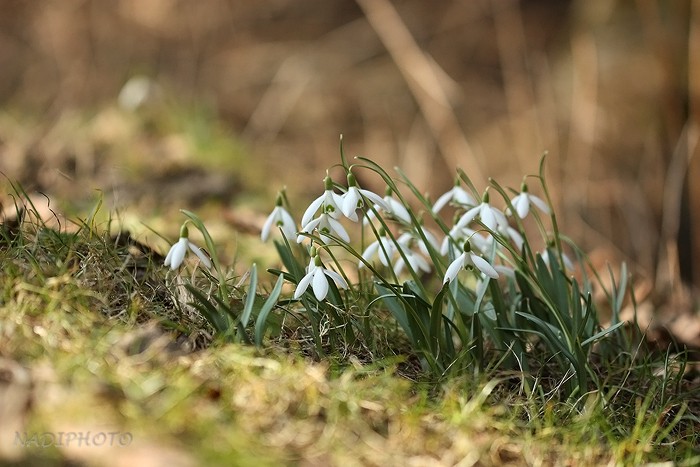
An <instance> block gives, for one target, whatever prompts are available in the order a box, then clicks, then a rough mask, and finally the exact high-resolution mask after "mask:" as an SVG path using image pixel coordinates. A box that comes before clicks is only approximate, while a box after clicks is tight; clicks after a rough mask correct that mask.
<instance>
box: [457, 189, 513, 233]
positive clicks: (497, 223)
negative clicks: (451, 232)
mask: <svg viewBox="0 0 700 467" xmlns="http://www.w3.org/2000/svg"><path fill="white" fill-rule="evenodd" d="M477 217H478V218H479V220H480V221H481V223H482V224H484V225H485V226H486V227H488V228H489V229H491V230H498V227H503V228H505V227H506V226H507V225H508V221H507V220H506V216H505V215H504V214H503V213H502V212H501V211H500V210H499V209H497V208H494V207H493V206H491V205H490V204H489V192H488V189H486V191H485V192H484V195H483V197H482V198H481V204H479V205H478V206H475V207H473V208H471V209H470V210H469V211H467V212H466V213H464V215H463V216H462V217H461V218H460V219H459V221H458V222H457V225H458V226H460V227H464V226H466V225H468V224H469V223H470V222H471V221H473V220H474V219H476V218H477Z"/></svg>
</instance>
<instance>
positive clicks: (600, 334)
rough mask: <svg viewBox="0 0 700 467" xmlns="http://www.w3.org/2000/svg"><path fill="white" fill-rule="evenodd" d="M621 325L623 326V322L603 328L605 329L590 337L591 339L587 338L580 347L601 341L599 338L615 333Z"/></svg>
mask: <svg viewBox="0 0 700 467" xmlns="http://www.w3.org/2000/svg"><path fill="white" fill-rule="evenodd" d="M623 324H625V322H624V321H621V322H619V323H617V324H613V325H612V326H610V327H608V328H605V329H603V330H602V331H600V332H598V333H596V334H594V335H592V336H591V337H589V338H588V339H586V340H585V341H583V342H581V347H585V346H587V345H588V344H591V343H593V342H595V341H597V340H598V339H601V338H603V337H605V336H607V335H608V334H610V333H611V332H614V331H616V330H617V329H618V328H619V327H620V326H622V325H623Z"/></svg>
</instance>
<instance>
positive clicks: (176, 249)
mask: <svg viewBox="0 0 700 467" xmlns="http://www.w3.org/2000/svg"><path fill="white" fill-rule="evenodd" d="M188 243H189V241H188V240H187V238H185V237H180V239H179V240H178V241H177V243H176V244H174V245H173V246H172V247H171V248H170V251H169V252H168V254H167V256H166V257H165V263H164V264H165V266H170V269H172V270H175V269H177V268H179V267H180V265H181V264H182V261H183V260H184V259H185V253H187V244H188Z"/></svg>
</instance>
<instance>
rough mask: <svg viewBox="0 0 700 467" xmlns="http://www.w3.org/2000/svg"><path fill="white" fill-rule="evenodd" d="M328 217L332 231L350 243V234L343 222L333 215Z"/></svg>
mask: <svg viewBox="0 0 700 467" xmlns="http://www.w3.org/2000/svg"><path fill="white" fill-rule="evenodd" d="M327 219H328V224H329V227H330V230H331V233H335V234H336V235H337V236H338V237H340V238H342V239H343V241H345V242H347V243H350V236H349V235H348V233H347V231H346V230H345V227H343V224H341V223H340V222H338V221H337V220H335V219H333V218H332V217H328V218H327Z"/></svg>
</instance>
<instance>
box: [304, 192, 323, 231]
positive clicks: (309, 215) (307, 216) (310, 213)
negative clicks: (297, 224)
mask: <svg viewBox="0 0 700 467" xmlns="http://www.w3.org/2000/svg"><path fill="white" fill-rule="evenodd" d="M324 197H325V193H324V194H323V195H321V196H319V197H318V198H316V199H315V200H313V202H312V203H311V204H309V207H308V208H306V211H304V215H303V216H301V225H302V226H305V225H306V224H308V223H309V222H310V221H311V219H313V217H314V214H316V211H318V208H320V207H321V204H323V200H324Z"/></svg>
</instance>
